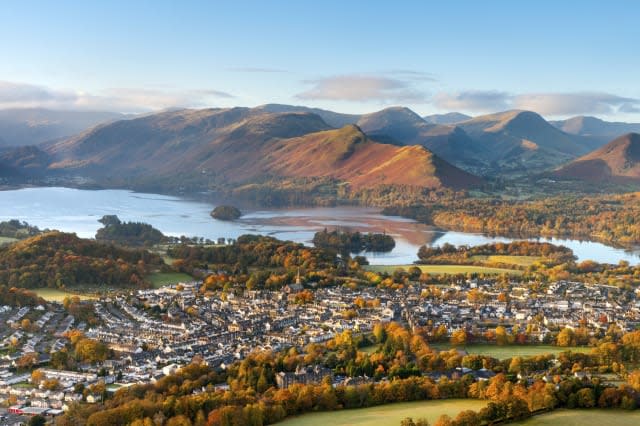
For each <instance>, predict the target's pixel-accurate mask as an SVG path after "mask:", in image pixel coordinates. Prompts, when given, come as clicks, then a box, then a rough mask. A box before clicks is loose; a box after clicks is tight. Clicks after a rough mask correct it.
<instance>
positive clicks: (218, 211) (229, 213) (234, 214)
mask: <svg viewBox="0 0 640 426" xmlns="http://www.w3.org/2000/svg"><path fill="white" fill-rule="evenodd" d="M240 216H242V212H241V211H240V210H239V209H238V208H237V207H234V206H225V205H223V206H217V207H216V208H215V209H213V211H212V212H211V217H212V218H214V219H218V220H236V219H239V218H240Z"/></svg>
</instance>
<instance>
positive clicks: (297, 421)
mask: <svg viewBox="0 0 640 426" xmlns="http://www.w3.org/2000/svg"><path fill="white" fill-rule="evenodd" d="M486 403H487V402H486V401H481V400H475V399H448V400H435V401H416V402H401V403H397V404H387V405H379V406H377V407H368V408H358V409H353V410H339V411H325V412H320V413H309V414H304V415H302V416H297V417H292V418H290V419H287V420H284V421H282V422H280V423H278V425H280V426H315V425H321V424H330V425H331V426H398V425H399V424H400V421H402V419H404V418H405V417H412V418H413V419H414V420H416V419H418V418H421V417H424V418H426V419H427V420H428V421H429V424H434V423H435V421H436V420H437V419H438V417H440V416H441V415H442V414H447V415H449V416H451V417H455V416H457V415H458V413H459V412H461V411H463V410H475V411H479V410H480V409H482V408H483V407H484V406H485V405H486Z"/></svg>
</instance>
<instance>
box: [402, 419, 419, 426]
mask: <svg viewBox="0 0 640 426" xmlns="http://www.w3.org/2000/svg"><path fill="white" fill-rule="evenodd" d="M400 426H416V423H415V422H414V421H413V419H412V418H411V417H405V418H404V419H402V420H401V421H400Z"/></svg>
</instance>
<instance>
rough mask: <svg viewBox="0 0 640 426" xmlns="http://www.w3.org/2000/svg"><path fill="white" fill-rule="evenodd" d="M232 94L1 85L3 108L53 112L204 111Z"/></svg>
mask: <svg viewBox="0 0 640 426" xmlns="http://www.w3.org/2000/svg"><path fill="white" fill-rule="evenodd" d="M233 97H234V96H233V95H231V94H230V93H227V92H223V91H220V90H214V89H201V90H182V91H181V90H168V89H167V90H156V89H133V88H111V89H106V90H104V91H102V92H100V93H87V92H82V91H72V90H58V89H51V88H48V87H45V86H38V85H33V84H26V83H14V82H8V81H0V108H33V107H41V108H53V109H83V110H106V111H121V112H144V111H152V110H158V109H164V108H170V107H201V106H206V105H210V104H211V102H215V100H216V99H230V98H233Z"/></svg>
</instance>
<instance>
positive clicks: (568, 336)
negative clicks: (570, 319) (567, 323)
mask: <svg viewBox="0 0 640 426" xmlns="http://www.w3.org/2000/svg"><path fill="white" fill-rule="evenodd" d="M556 343H557V344H558V346H563V347H567V346H575V345H576V335H575V332H574V331H573V329H571V328H567V327H565V328H563V329H562V330H560V333H558V337H557V338H556Z"/></svg>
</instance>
